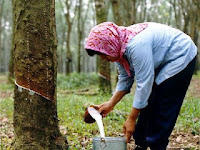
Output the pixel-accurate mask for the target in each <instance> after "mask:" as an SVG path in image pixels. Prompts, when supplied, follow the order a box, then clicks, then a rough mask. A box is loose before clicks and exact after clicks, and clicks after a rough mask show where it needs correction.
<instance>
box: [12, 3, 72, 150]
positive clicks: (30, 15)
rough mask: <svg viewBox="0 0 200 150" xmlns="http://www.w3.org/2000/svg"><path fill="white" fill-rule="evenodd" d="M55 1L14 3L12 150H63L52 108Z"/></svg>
mask: <svg viewBox="0 0 200 150" xmlns="http://www.w3.org/2000/svg"><path fill="white" fill-rule="evenodd" d="M54 8H55V0H43V1H39V0H29V1H24V0H14V7H13V11H14V23H15V25H14V34H13V36H14V37H13V38H14V41H13V42H14V62H15V63H14V64H15V77H16V87H15V91H14V136H15V138H14V141H13V143H12V145H11V149H14V150H62V149H63V150H64V149H67V148H68V144H67V141H66V139H65V138H64V137H63V136H62V135H61V133H60V131H59V127H58V117H57V106H56V76H57V59H56V48H57V38H56V30H55V28H56V27H55V14H54V13H55V10H54Z"/></svg>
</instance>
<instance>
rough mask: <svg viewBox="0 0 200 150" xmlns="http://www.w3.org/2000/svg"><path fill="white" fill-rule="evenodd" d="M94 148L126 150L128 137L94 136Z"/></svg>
mask: <svg viewBox="0 0 200 150" xmlns="http://www.w3.org/2000/svg"><path fill="white" fill-rule="evenodd" d="M92 144H93V150H126V149H127V145H126V139H125V138H123V137H105V138H100V137H95V138H93V142H92Z"/></svg>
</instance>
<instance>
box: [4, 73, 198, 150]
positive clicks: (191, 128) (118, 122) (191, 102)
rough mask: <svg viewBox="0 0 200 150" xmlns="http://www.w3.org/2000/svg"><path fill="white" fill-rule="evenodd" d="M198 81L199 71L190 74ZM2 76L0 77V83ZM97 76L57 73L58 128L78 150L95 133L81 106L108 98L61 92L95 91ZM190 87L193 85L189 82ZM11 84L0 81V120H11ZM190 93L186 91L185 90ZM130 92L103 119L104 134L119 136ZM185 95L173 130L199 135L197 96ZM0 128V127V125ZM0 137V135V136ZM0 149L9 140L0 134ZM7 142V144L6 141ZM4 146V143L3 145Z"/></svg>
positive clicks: (87, 144)
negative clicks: (3, 94)
mask: <svg viewBox="0 0 200 150" xmlns="http://www.w3.org/2000/svg"><path fill="white" fill-rule="evenodd" d="M194 78H195V79H198V80H200V74H197V75H195V76H194ZM5 79H6V77H5V76H0V83H1V81H4V80H5ZM97 80H98V77H97V75H96V74H81V75H78V74H72V75H71V76H70V77H66V76H64V75H60V74H59V75H58V86H57V107H58V117H59V119H60V123H59V124H60V129H61V132H62V133H63V134H65V135H66V137H67V140H68V142H69V144H70V149H73V150H76V149H77V150H80V149H82V148H83V147H84V148H85V149H91V145H92V138H93V137H95V136H99V131H98V127H97V125H96V123H94V124H86V123H84V121H83V114H84V111H85V108H86V107H87V106H89V105H91V104H101V103H103V102H105V101H107V100H109V98H110V96H108V95H106V96H105V95H101V94H99V95H96V96H89V95H76V94H74V93H71V94H67V93H66V92H65V91H68V90H78V89H84V88H89V89H90V91H92V92H93V91H95V92H96V91H97V89H98V87H97V83H98V81H97ZM191 86H193V85H191ZM12 92H13V85H10V84H5V83H4V84H0V94H2V93H7V94H8V95H9V96H8V97H6V96H4V97H2V95H1V96H0V110H1V114H0V119H1V118H2V117H7V118H9V120H10V121H11V122H12V112H13V94H9V93H12ZM189 92H190V90H189ZM133 94H134V93H131V94H129V95H127V96H125V97H124V98H123V100H122V101H121V102H119V103H118V104H117V105H116V107H115V109H114V110H113V111H112V112H111V113H110V114H109V115H108V116H107V117H106V118H104V119H103V123H104V126H105V134H106V136H120V135H121V134H122V126H123V123H124V121H125V120H126V116H127V115H128V114H129V112H130V110H131V106H132V100H133ZM187 95H189V96H186V98H185V100H184V103H183V106H182V109H181V113H180V115H179V117H178V120H177V123H176V127H175V130H177V131H184V132H191V133H193V134H200V118H199V116H200V110H199V106H200V101H199V99H200V97H193V96H192V95H190V94H187ZM0 128H1V126H0ZM0 136H1V135H0ZM0 140H1V141H0V149H1V147H4V148H5V147H6V145H8V143H9V142H10V140H9V139H8V138H7V139H6V138H3V139H2V138H1V137H0ZM6 141H7V143H6ZM3 145H4V146H3Z"/></svg>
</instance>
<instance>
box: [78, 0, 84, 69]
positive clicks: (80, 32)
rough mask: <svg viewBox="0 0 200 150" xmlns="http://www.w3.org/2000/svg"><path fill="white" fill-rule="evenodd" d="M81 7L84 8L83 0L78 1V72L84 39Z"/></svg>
mask: <svg viewBox="0 0 200 150" xmlns="http://www.w3.org/2000/svg"><path fill="white" fill-rule="evenodd" d="M81 8H82V0H79V1H78V33H77V34H78V60H77V63H78V65H77V66H78V69H77V71H78V73H80V72H81V41H82V34H83V31H82V30H81V26H82V22H81Z"/></svg>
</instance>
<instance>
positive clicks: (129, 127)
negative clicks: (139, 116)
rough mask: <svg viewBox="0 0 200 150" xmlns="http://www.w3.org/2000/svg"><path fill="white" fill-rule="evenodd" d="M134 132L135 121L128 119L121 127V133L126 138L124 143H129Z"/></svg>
mask: <svg viewBox="0 0 200 150" xmlns="http://www.w3.org/2000/svg"><path fill="white" fill-rule="evenodd" d="M134 131H135V120H133V119H130V118H128V119H127V120H126V121H125V123H124V125H123V132H124V135H125V136H126V143H129V142H130V139H131V136H132V135H133V133H134Z"/></svg>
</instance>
